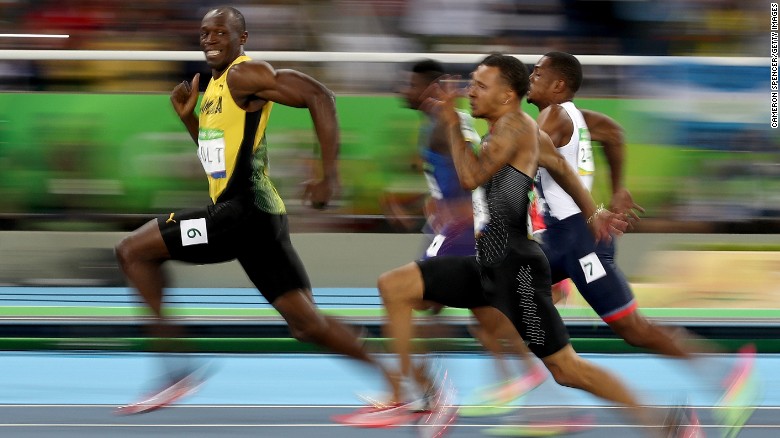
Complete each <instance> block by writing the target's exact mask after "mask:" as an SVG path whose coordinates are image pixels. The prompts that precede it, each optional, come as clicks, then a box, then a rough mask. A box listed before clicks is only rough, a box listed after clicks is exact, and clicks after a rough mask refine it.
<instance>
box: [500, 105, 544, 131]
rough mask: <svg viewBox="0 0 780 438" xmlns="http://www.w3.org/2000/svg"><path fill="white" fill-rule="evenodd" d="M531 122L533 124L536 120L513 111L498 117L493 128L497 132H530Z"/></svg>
mask: <svg viewBox="0 0 780 438" xmlns="http://www.w3.org/2000/svg"><path fill="white" fill-rule="evenodd" d="M531 124H534V125H535V124H536V122H534V120H533V119H532V118H531V117H530V116H529V115H528V114H526V113H522V112H514V111H513V112H510V113H507V114H504V116H502V117H501V118H500V119H498V121H497V122H496V127H495V130H496V133H497V134H498V133H503V132H507V133H510V134H513V135H516V134H518V133H527V132H530V131H529V130H530V128H531Z"/></svg>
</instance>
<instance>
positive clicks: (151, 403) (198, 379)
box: [114, 370, 205, 415]
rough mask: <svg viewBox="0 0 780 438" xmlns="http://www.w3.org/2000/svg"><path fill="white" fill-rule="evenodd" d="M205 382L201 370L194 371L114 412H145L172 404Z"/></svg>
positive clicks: (122, 413)
mask: <svg viewBox="0 0 780 438" xmlns="http://www.w3.org/2000/svg"><path fill="white" fill-rule="evenodd" d="M204 382H205V379H204V378H203V376H202V375H201V373H200V370H196V371H193V372H191V373H189V374H187V375H185V376H184V377H182V378H179V379H177V380H174V381H173V382H172V383H170V384H169V385H167V386H165V387H163V388H162V389H160V390H159V391H157V392H154V393H152V394H149V395H147V396H146V397H144V398H143V399H141V400H139V401H137V402H135V403H131V404H129V405H125V406H120V407H118V408H116V410H115V411H114V413H115V414H117V415H133V414H143V413H145V412H151V411H154V410H157V409H160V408H164V407H166V406H170V405H172V404H173V403H175V402H177V401H178V400H180V399H181V398H183V397H186V396H188V395H192V394H194V393H195V392H197V391H198V389H199V388H200V387H201V386H202V385H203V383H204Z"/></svg>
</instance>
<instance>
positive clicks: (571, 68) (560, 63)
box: [544, 52, 582, 93]
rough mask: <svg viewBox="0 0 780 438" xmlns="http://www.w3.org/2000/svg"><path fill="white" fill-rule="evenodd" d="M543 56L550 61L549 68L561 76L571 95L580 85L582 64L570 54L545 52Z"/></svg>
mask: <svg viewBox="0 0 780 438" xmlns="http://www.w3.org/2000/svg"><path fill="white" fill-rule="evenodd" d="M544 56H545V57H546V58H547V59H549V60H550V67H551V68H552V69H553V70H555V71H557V72H558V73H559V74H560V75H561V76H563V81H564V82H566V86H567V87H568V88H569V90H571V91H572V93H576V92H577V91H578V90H579V89H580V86H581V85H582V64H580V61H579V60H578V59H577V58H576V57H575V56H574V55H572V54H571V53H566V52H547V53H545V54H544Z"/></svg>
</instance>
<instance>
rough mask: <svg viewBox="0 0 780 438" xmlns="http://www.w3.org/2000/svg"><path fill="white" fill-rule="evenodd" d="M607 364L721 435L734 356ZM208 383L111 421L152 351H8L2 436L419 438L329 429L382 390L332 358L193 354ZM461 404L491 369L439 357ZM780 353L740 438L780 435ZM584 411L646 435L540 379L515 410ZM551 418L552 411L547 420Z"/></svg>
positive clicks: (466, 423)
mask: <svg viewBox="0 0 780 438" xmlns="http://www.w3.org/2000/svg"><path fill="white" fill-rule="evenodd" d="M586 357H587V358H588V359H590V360H593V361H594V362H597V363H598V364H600V365H602V366H604V367H607V368H609V369H610V370H612V371H614V372H615V373H617V374H618V375H620V376H621V377H622V378H623V379H625V380H626V381H628V382H630V385H631V386H632V387H633V388H634V389H635V390H636V391H637V392H638V393H639V394H640V396H641V397H642V398H643V402H645V403H648V404H652V405H666V404H674V403H679V402H680V401H681V400H682V399H684V398H685V397H686V396H687V397H689V398H688V401H689V402H690V403H691V404H692V405H696V406H701V407H702V409H700V412H701V413H702V419H703V420H702V421H703V424H704V425H705V426H706V430H708V436H721V435H720V434H721V432H723V431H724V430H725V429H723V427H722V426H721V425H719V424H718V423H717V422H715V421H713V420H712V418H713V417H712V412H714V410H713V409H711V408H708V407H711V406H713V405H714V404H715V403H716V401H717V399H718V397H719V395H720V394H719V391H718V390H716V389H714V387H711V386H710V385H712V384H714V383H717V382H718V381H719V377H718V376H717V375H716V373H717V372H719V371H721V370H722V371H724V372H725V371H727V369H728V366H729V364H730V362H731V361H732V360H733V358H732V357H727V356H723V357H720V356H718V357H714V356H713V357H709V358H708V360H707V361H705V362H709V363H707V364H702V366H703V367H704V368H700V370H708V371H706V372H704V373H701V372H697V371H694V370H691V369H687V368H686V367H684V366H681V365H680V364H679V363H678V362H676V361H672V360H667V359H659V358H657V357H653V356H648V355H586ZM196 360H197V361H198V362H200V363H204V364H208V365H209V366H210V367H211V368H210V369H211V371H212V374H211V377H210V378H209V379H208V380H207V382H206V384H205V385H204V386H203V388H202V390H201V391H200V392H199V393H198V394H196V395H194V396H193V397H191V398H189V399H186V400H184V401H183V402H182V403H181V404H180V405H179V406H177V407H175V408H171V409H164V410H161V411H157V412H153V413H149V414H145V415H140V416H130V417H118V416H116V415H114V414H113V407H114V406H116V405H121V404H125V403H127V402H130V401H133V400H134V399H135V398H137V397H138V396H139V395H141V394H143V393H145V392H146V391H147V390H149V389H150V388H151V387H152V384H153V383H154V382H155V381H156V379H157V378H158V377H160V375H161V370H162V368H161V367H160V365H161V362H162V360H160V358H159V357H157V356H154V355H150V354H138V353H126V354H108V353H106V354H79V353H13V352H6V353H2V354H0V388H1V389H0V436H14V437H27V436H29V437H41V436H56V437H73V438H75V437H79V438H84V437H104V436H120V437H130V436H132V437H136V436H137V437H145V438H148V437H171V436H187V437H188V438H192V437H213V436H231V437H232V436H242V437H243V436H247V437H248V436H252V437H258V436H260V437H299V436H307V437H308V436H317V437H327V438H330V437H333V438H335V437H339V438H342V437H363V436H378V437H386V438H395V437H410V436H411V437H414V436H419V433H420V431H421V429H420V427H418V426H414V425H408V426H403V427H400V428H395V429H391V430H367V429H354V428H347V427H343V426H339V425H336V424H334V423H333V421H331V418H330V417H331V416H332V415H334V414H338V413H345V412H348V411H349V410H350V409H353V408H354V406H356V405H358V404H360V401H359V400H358V398H357V397H356V396H355V394H357V393H372V392H378V391H382V390H383V389H384V388H383V384H382V383H381V381H380V379H379V377H378V375H377V374H376V373H375V372H373V371H371V370H369V369H367V368H365V367H363V366H362V365H360V364H357V363H355V362H353V361H350V360H347V359H343V358H339V357H336V356H332V355H315V354H304V355H270V354H259V355H198V356H196ZM438 360H439V362H440V363H441V365H442V366H443V367H445V368H447V369H448V372H449V375H450V376H451V377H452V379H453V382H454V384H455V385H456V387H457V388H458V390H459V392H460V394H461V396H460V397H459V398H458V403H459V404H463V403H468V400H467V399H468V394H470V393H471V392H472V391H473V390H474V389H475V388H477V387H480V386H482V385H484V384H487V383H490V382H491V379H492V375H493V374H492V363H491V361H490V359H488V358H486V357H484V356H482V355H477V354H453V355H444V356H441V357H440V358H439V359H438ZM779 365H780V356H777V355H760V356H759V357H758V359H757V362H756V371H757V373H756V377H757V378H758V379H760V386H761V388H762V396H761V397H759V398H758V399H756V400H755V401H756V404H757V405H758V406H759V409H758V410H756V413H755V414H754V416H753V417H752V418H751V420H750V422H749V423H748V424H747V426H746V427H745V428H744V429H743V431H742V433H741V434H740V435H739V436H740V437H742V438H765V437H773V436H777V435H778V432H780V416H778V413H780V408H778V407H780V391H779V390H780V379H778V378H777V377H776V376H777V373H776V370H777V369H778V366H779ZM560 406H565V407H566V408H565V409H566V410H568V411H570V412H571V411H578V412H581V411H587V412H591V413H593V414H594V416H595V418H596V427H594V428H591V429H588V430H586V431H582V432H580V433H578V434H577V436H581V437H583V438H597V437H599V438H602V437H621V438H622V437H642V436H645V435H644V431H646V429H643V428H639V427H637V426H636V425H633V424H632V423H631V422H630V421H628V422H627V419H626V418H625V417H624V416H623V415H620V410H616V409H610V407H609V406H608V405H606V404H605V403H603V402H601V401H600V400H597V399H595V398H593V397H591V396H589V395H586V394H584V393H582V392H579V391H575V390H572V389H566V388H561V387H558V386H557V385H556V384H554V383H553V382H551V381H549V380H548V381H547V382H546V383H545V384H544V385H542V386H541V387H540V388H539V389H537V390H536V391H534V392H532V393H531V394H530V395H529V396H528V397H526V398H525V399H524V400H523V402H522V403H520V404H518V408H519V409H518V410H517V411H514V413H515V414H518V413H519V415H520V416H521V417H523V418H525V417H529V416H531V415H536V414H537V413H539V412H548V413H549V412H559V410H560V408H559V407H560ZM556 415H558V414H556ZM506 423H507V417H506V416H504V417H482V418H476V419H474V418H471V419H466V418H460V419H458V420H457V422H456V423H455V424H454V425H453V426H452V427H451V428H450V431H449V432H450V435H448V436H451V437H452V438H460V437H467V436H486V435H484V434H485V432H486V431H487V430H489V429H491V428H495V427H504V426H505V425H506Z"/></svg>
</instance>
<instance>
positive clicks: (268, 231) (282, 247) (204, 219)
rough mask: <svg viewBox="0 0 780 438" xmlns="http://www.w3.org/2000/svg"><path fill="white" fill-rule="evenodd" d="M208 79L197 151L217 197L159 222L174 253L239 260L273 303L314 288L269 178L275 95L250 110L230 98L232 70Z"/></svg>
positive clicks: (183, 257) (190, 258)
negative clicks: (268, 141)
mask: <svg viewBox="0 0 780 438" xmlns="http://www.w3.org/2000/svg"><path fill="white" fill-rule="evenodd" d="M249 60H250V58H249V57H247V56H240V57H238V58H236V60H235V61H233V63H232V64H231V65H230V66H229V67H228V68H227V69H226V70H225V72H224V73H223V74H222V75H221V76H220V77H219V78H217V79H215V78H211V80H210V81H209V85H208V87H207V88H206V92H205V93H204V94H203V98H202V100H201V105H200V119H199V131H198V151H197V153H198V158H199V159H200V161H201V164H202V165H203V169H204V170H205V172H206V176H207V178H208V182H209V196H210V197H211V200H212V204H211V205H209V206H207V207H206V208H204V209H199V210H189V211H182V212H176V213H171V214H170V215H168V216H165V217H160V218H158V224H159V226H160V230H161V232H162V235H163V239H164V240H165V244H166V246H167V247H168V251H169V253H170V255H171V258H172V259H174V260H180V261H184V262H190V263H199V264H205V263H219V262H225V261H229V260H233V259H237V260H238V261H239V263H240V264H241V266H242V267H243V268H244V270H245V271H246V273H247V275H248V276H249V279H250V280H251V281H252V282H253V283H254V285H255V286H256V287H257V288H258V289H259V290H260V292H261V293H262V294H263V295H264V296H265V297H266V299H267V300H268V301H269V302H273V301H274V300H275V299H276V298H277V297H279V296H280V295H281V294H283V293H285V292H287V291H290V290H294V289H310V284H309V279H308V277H307V275H306V272H305V270H304V268H303V264H302V263H301V261H300V258H299V257H298V255H297V254H296V252H295V250H294V249H293V247H292V244H291V242H290V235H289V228H288V222H287V215H286V210H285V207H284V203H283V202H282V199H281V197H280V196H279V193H278V192H277V191H276V188H275V187H274V185H273V183H272V182H271V180H270V179H269V177H268V172H267V171H268V153H267V148H266V140H265V130H266V126H267V125H268V119H269V116H270V114H271V107H272V105H273V103H272V102H268V103H266V104H265V105H264V106H263V107H262V108H261V109H260V110H259V111H256V112H246V111H244V110H243V109H241V108H240V107H239V106H238V105H236V103H235V102H234V101H233V98H232V96H231V94H230V89H229V88H228V83H227V77H228V72H229V70H230V69H231V68H232V67H233V66H234V65H236V64H239V63H242V62H246V61H249Z"/></svg>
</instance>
